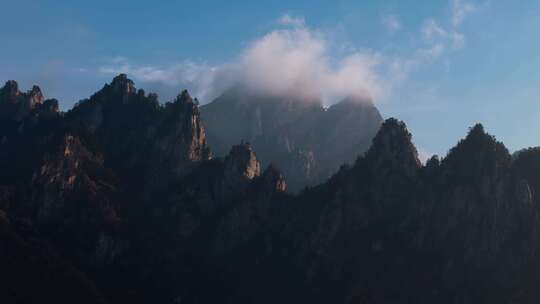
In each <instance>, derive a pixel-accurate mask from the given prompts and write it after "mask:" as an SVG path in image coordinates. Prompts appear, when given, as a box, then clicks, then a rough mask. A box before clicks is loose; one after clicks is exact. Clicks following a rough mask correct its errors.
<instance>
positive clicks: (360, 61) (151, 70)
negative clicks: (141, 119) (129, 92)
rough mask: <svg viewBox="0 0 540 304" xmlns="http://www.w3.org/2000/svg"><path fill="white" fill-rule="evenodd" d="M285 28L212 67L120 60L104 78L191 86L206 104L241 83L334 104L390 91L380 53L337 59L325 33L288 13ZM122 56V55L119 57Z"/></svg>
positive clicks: (106, 68) (108, 67)
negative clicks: (122, 75) (113, 76)
mask: <svg viewBox="0 0 540 304" xmlns="http://www.w3.org/2000/svg"><path fill="white" fill-rule="evenodd" d="M280 20H281V21H282V22H281V24H284V25H285V24H286V25H287V27H286V28H285V29H278V30H273V31H270V32H269V33H267V34H265V35H263V36H262V37H259V38H257V39H255V40H253V41H252V42H251V43H249V44H248V45H247V47H246V48H245V49H244V50H242V52H241V53H240V54H239V55H238V56H237V58H236V59H234V60H233V61H231V63H227V64H220V65H215V66H212V65H207V64H204V63H195V62H192V61H185V62H182V63H178V64H172V65H170V66H136V65H132V64H129V63H127V61H124V60H116V61H115V62H111V63H110V64H108V65H105V66H103V67H101V68H100V69H99V72H100V73H103V74H117V73H127V74H128V75H129V76H130V77H132V78H134V79H135V80H137V81H141V82H143V83H144V84H145V85H146V84H150V85H151V86H152V85H153V86H154V88H159V90H160V93H161V94H162V95H163V91H164V88H165V89H167V88H168V90H169V91H167V90H165V91H166V93H165V95H167V97H169V98H170V97H171V94H172V93H171V92H170V90H171V89H172V88H174V89H175V91H179V90H180V89H181V88H188V89H189V90H190V91H191V92H192V93H193V94H194V95H195V96H197V97H199V99H200V100H201V102H202V103H207V102H210V101H211V100H212V99H213V98H215V97H217V95H218V94H220V93H222V92H223V91H224V90H225V89H227V88H228V87H231V86H233V85H235V84H237V83H240V84H243V85H245V86H246V87H247V88H249V89H251V90H253V91H255V92H258V93H263V94H272V95H279V96H290V97H294V98H295V99H297V100H310V101H321V100H322V102H323V103H324V104H333V103H336V102H338V101H339V100H341V99H342V98H345V97H355V98H356V99H358V100H367V99H370V100H372V99H377V98H379V97H380V96H381V95H382V94H383V92H384V91H385V88H384V84H385V83H387V82H389V81H387V79H385V80H384V81H383V79H382V74H381V72H380V71H379V68H380V67H382V66H383V65H385V61H384V57H383V56H381V55H379V54H378V53H377V52H374V51H370V50H364V51H352V52H349V53H347V54H346V55H344V56H337V55H336V54H335V53H336V52H334V51H335V50H334V49H333V48H332V46H333V44H332V43H329V40H328V39H327V38H326V37H325V35H324V34H323V33H321V32H320V31H317V30H312V29H309V28H307V27H306V26H305V25H304V22H303V18H298V17H296V18H292V17H290V16H289V15H284V16H282V17H281V18H280ZM120 58H122V57H120Z"/></svg>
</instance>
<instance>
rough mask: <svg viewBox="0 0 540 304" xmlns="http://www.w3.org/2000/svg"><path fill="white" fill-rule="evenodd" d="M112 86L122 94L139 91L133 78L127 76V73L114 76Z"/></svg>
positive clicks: (116, 91)
mask: <svg viewBox="0 0 540 304" xmlns="http://www.w3.org/2000/svg"><path fill="white" fill-rule="evenodd" d="M111 87H112V88H113V91H114V92H115V93H118V94H122V96H127V95H130V94H134V93H136V91H137V90H136V88H135V84H134V83H133V81H132V80H131V79H129V78H127V75H126V74H119V75H118V76H116V77H114V78H113V80H112V82H111Z"/></svg>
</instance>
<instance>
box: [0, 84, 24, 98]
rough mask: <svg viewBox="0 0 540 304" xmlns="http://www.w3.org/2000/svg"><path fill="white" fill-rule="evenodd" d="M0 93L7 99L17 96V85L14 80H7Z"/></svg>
mask: <svg viewBox="0 0 540 304" xmlns="http://www.w3.org/2000/svg"><path fill="white" fill-rule="evenodd" d="M0 92H1V93H2V94H0V95H4V96H6V97H8V98H14V97H16V96H17V95H19V93H20V92H19V84H18V83H17V82H16V81H15V80H8V81H6V83H5V84H4V87H2V88H1V89H0Z"/></svg>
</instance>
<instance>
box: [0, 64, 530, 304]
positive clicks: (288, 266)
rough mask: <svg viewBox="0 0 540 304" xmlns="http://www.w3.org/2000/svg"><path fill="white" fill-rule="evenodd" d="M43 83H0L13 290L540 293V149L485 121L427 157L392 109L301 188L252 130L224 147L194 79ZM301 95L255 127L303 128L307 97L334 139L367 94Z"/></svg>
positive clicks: (370, 296)
mask: <svg viewBox="0 0 540 304" xmlns="http://www.w3.org/2000/svg"><path fill="white" fill-rule="evenodd" d="M37 91H38V90H37V89H33V90H31V91H30V92H29V93H21V92H20V91H19V90H18V88H17V85H16V83H14V82H8V83H7V84H6V85H5V86H4V87H3V88H2V89H1V90H0V92H1V94H0V116H2V117H3V118H5V119H3V120H2V121H1V129H0V134H1V135H2V141H1V142H0V147H1V149H0V153H1V154H0V155H1V158H0V163H1V165H2V167H1V168H2V170H0V267H1V269H2V270H3V271H1V272H0V285H1V286H2V291H3V293H2V295H0V299H1V300H2V303H38V302H39V303H74V302H77V303H80V302H82V303H149V302H152V303H216V302H225V303H253V302H256V303H276V302H280V303H298V302H312V303H404V302H405V303H537V302H538V301H540V293H539V292H538V288H537V286H536V285H537V284H536V282H538V280H539V279H540V250H539V249H540V246H539V244H540V240H539V237H538V236H539V235H540V208H539V203H540V199H539V196H538V193H540V192H539V191H540V175H539V173H538V172H539V171H538V170H537V169H538V168H540V152H539V150H538V149H537V148H536V149H535V148H531V149H527V150H523V151H520V152H519V153H516V154H515V155H513V156H512V155H510V154H509V152H508V150H507V149H506V148H505V146H504V145H503V144H502V143H501V142H498V141H497V140H496V139H495V138H494V137H493V136H491V135H489V134H487V133H486V132H485V130H484V128H483V127H482V125H475V126H473V127H472V128H471V129H470V130H469V133H468V134H467V135H466V137H465V138H464V139H462V140H461V141H459V142H458V143H457V145H456V146H455V147H453V148H452V149H450V151H449V153H448V154H447V155H446V156H445V157H443V158H439V157H433V158H431V159H430V160H429V161H428V162H427V163H426V165H422V164H421V163H420V162H419V160H418V155H417V151H416V148H415V147H414V145H413V143H412V140H411V139H412V135H411V134H410V133H409V131H408V130H407V127H406V125H405V124H404V123H403V122H401V121H399V120H397V119H393V118H391V119H387V120H386V121H384V122H383V123H382V124H381V125H380V128H378V130H377V132H376V135H375V136H374V137H373V139H372V141H371V144H370V146H369V149H367V151H364V150H363V149H362V148H358V149H359V151H358V153H357V155H356V156H355V157H354V158H353V159H354V161H353V160H352V159H351V161H350V163H349V164H347V165H343V166H341V167H340V168H339V169H338V171H337V172H336V173H335V174H333V175H332V176H331V177H330V178H329V179H328V181H326V182H323V183H321V184H320V185H318V186H314V187H311V188H309V189H306V190H304V191H302V192H300V193H298V194H290V193H287V192H286V190H287V186H288V180H287V174H286V173H285V172H287V171H286V170H285V172H284V173H282V172H281V171H280V169H278V168H280V164H277V165H274V164H265V163H264V162H263V161H261V159H263V158H264V157H266V156H264V157H263V156H261V154H262V155H265V153H267V151H264V150H263V151H259V150H257V148H256V146H255V144H254V143H253V142H251V143H249V144H248V143H247V142H242V141H240V140H238V141H237V142H236V143H235V144H234V145H232V146H231V147H230V148H229V149H228V150H227V151H226V152H224V154H223V157H213V156H212V153H211V151H210V147H209V144H207V139H206V130H205V128H204V127H203V121H202V118H201V113H200V111H199V107H198V103H197V101H196V100H195V99H193V98H192V97H190V96H189V94H188V93H187V92H181V93H180V94H179V96H178V97H177V98H176V99H175V100H173V101H172V102H170V103H166V104H160V103H159V102H158V99H157V96H156V95H155V94H146V93H145V92H144V91H142V90H140V89H136V87H135V85H134V83H133V82H132V81H130V80H129V79H128V78H127V77H126V76H125V75H119V76H118V77H116V78H115V79H114V80H113V81H112V82H111V83H110V84H106V85H105V86H104V87H103V88H102V89H101V90H100V91H98V92H97V93H96V94H94V95H92V96H91V97H90V98H88V99H85V100H82V101H80V102H79V103H78V104H77V105H76V106H75V107H74V108H73V109H71V110H69V111H67V112H59V111H58V102H57V101H55V100H44V98H43V96H42V95H41V93H39V94H38V93H37ZM32 92H33V93H32ZM32 96H33V97H32ZM239 107H240V108H239V109H244V108H243V107H244V106H239ZM263 107H264V106H261V107H260V109H262V108H263ZM287 107H291V110H290V111H289V112H286V113H288V114H287V115H285V116H279V115H278V114H276V115H277V116H276V117H280V119H282V120H281V121H273V120H266V119H261V120H259V119H256V118H254V120H252V122H255V126H254V127H253V129H246V130H242V132H248V133H249V132H252V131H253V132H255V133H254V134H259V133H257V132H266V131H264V130H268V129H267V128H266V127H264V128H259V129H257V128H258V127H256V125H257V124H258V123H259V122H260V123H262V124H272V123H277V122H279V123H280V124H282V125H281V126H280V127H279V128H285V126H291V125H294V126H296V128H295V129H292V130H281V131H280V132H285V134H286V136H284V137H282V138H284V139H287V138H296V139H298V138H301V136H300V135H302V136H303V135H305V134H308V133H305V132H304V131H303V130H302V128H301V127H300V126H304V127H305V126H310V125H311V123H312V122H309V123H305V124H303V123H300V122H301V121H303V120H304V119H305V120H307V121H311V119H312V118H309V117H307V116H305V115H307V114H306V113H308V112H309V113H312V114H313V115H314V117H317V118H316V119H314V120H315V121H318V122H320V121H324V120H320V119H321V117H323V118H324V119H328V121H327V123H328V125H326V127H325V128H324V129H320V130H319V131H318V134H320V135H321V136H320V139H321V142H320V143H318V144H319V145H320V146H321V147H323V146H325V145H330V144H331V143H332V142H333V141H334V140H337V139H333V137H334V136H336V135H335V134H340V136H341V135H343V134H344V133H343V132H344V130H345V129H346V127H344V126H334V127H332V125H333V124H338V125H339V124H340V123H342V120H343V121H344V122H343V123H344V124H345V125H346V126H350V125H349V124H348V123H347V122H346V120H347V119H348V118H347V117H349V116H347V115H348V114H350V119H351V120H354V119H355V118H356V117H358V114H354V111H355V110H358V111H361V112H362V111H364V110H366V109H364V110H362V109H360V110H359V109H358V108H357V105H356V104H350V103H347V102H344V103H340V104H338V105H336V106H334V107H335V108H333V109H332V108H330V109H327V110H324V109H320V108H319V107H318V106H313V105H305V104H304V105H302V106H301V108H298V107H300V105H298V104H294V105H293V104H290V105H288V106H287ZM20 109H24V110H20ZM267 109H268V111H276V113H283V112H282V109H276V108H275V105H273V104H272V106H270V104H269V105H268V108H267ZM366 111H367V112H366V113H371V114H373V113H375V112H373V111H372V110H366ZM237 113H243V112H242V111H240V112H237ZM251 113H253V112H251V110H249V111H247V110H246V112H245V113H244V114H242V115H245V117H246V119H247V117H251V116H250V115H252V114H251ZM261 113H262V112H261ZM317 113H318V114H317ZM321 113H324V114H321ZM332 113H335V117H333V116H332V115H334V114H332ZM371 114H368V116H369V115H371ZM261 115H262V114H261ZM310 115H311V114H310ZM203 116H204V115H203ZM328 117H330V118H328ZM338 118H339V119H338ZM288 119H290V120H289V121H288V122H284V121H285V120H288ZM299 121H300V122H299ZM230 127H231V128H233V129H234V128H236V127H238V125H234V124H233V125H231V126H230ZM279 128H277V127H276V128H275V129H273V130H277V129H279ZM239 130H240V128H239V129H237V130H236V131H239ZM257 130H258V131H257ZM324 132H328V133H324ZM336 132H337V133H336ZM345 133H346V134H348V135H343V136H345V138H348V137H347V136H349V135H350V136H352V137H355V136H356V135H355V134H356V133H355V131H354V128H353V129H350V132H348V133H347V132H345ZM280 134H283V133H280ZM324 134H326V135H324ZM214 135H215V134H214ZM248 135H249V134H248ZM289 136H291V137H289ZM295 136H298V137H295ZM231 138H233V137H231ZM262 138H265V140H266V139H268V138H270V137H265V136H263V137H260V135H254V139H255V142H260V140H262ZM247 139H253V138H252V137H249V136H246V140H247ZM296 139H295V140H296ZM231 140H232V139H231ZM210 142H212V141H211V140H210ZM287 142H288V144H290V145H289V146H287ZM304 142H311V143H312V145H311V146H310V147H315V144H316V143H317V140H316V137H309V136H308V135H305V141H304ZM269 143H272V145H273V146H276V147H273V148H272V149H278V147H281V146H280V145H285V146H284V147H281V148H282V149H285V150H286V151H299V150H294V149H291V150H288V149H289V148H290V147H293V146H296V145H299V143H300V141H287V140H284V141H279V140H278V141H269ZM337 143H338V141H336V144H337ZM263 147H264V146H263ZM351 147H352V146H350V147H347V148H345V147H343V146H340V147H339V149H341V150H340V151H341V152H343V153H345V154H348V153H351V152H349V150H348V149H352V148H351ZM359 147H360V146H359ZM320 151H322V150H319V153H318V154H315V152H313V159H314V158H315V155H317V156H316V157H317V158H318V160H319V161H320V160H321V159H324V158H322V155H324V153H322V152H320ZM334 151H337V150H334ZM341 152H340V153H341ZM364 152H365V153H364ZM332 153H334V152H332ZM332 153H329V154H327V156H325V157H330V155H337V154H332ZM335 153H337V152H335ZM308 154H309V153H308ZM308 154H306V155H308ZM287 155H289V154H287ZM306 157H307V156H306ZM291 159H292V158H289V160H291ZM308 159H309V157H308ZM317 166H318V167H319V168H320V167H321V166H325V165H322V164H320V163H318V165H317ZM332 166H333V165H332ZM300 167H302V168H306V167H305V162H301V165H300ZM290 168H291V167H288V169H287V170H291V169H290ZM289 173H290V171H289Z"/></svg>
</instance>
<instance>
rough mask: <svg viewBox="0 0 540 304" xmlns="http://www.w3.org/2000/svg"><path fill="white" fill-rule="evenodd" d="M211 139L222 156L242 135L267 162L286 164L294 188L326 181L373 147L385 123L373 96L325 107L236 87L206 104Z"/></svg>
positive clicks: (291, 185)
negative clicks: (374, 103)
mask: <svg viewBox="0 0 540 304" xmlns="http://www.w3.org/2000/svg"><path fill="white" fill-rule="evenodd" d="M201 113H202V118H203V123H204V125H205V126H206V131H207V135H208V143H209V145H210V146H211V147H212V150H213V151H214V153H216V155H218V156H222V155H224V154H225V153H227V152H228V151H229V150H230V148H231V147H232V146H233V145H235V144H236V143H238V142H239V141H241V140H244V141H248V142H250V143H251V145H252V146H253V148H254V149H255V151H257V155H258V156H259V159H260V160H261V162H262V163H263V164H269V163H274V164H275V165H277V166H278V167H279V168H281V169H282V170H283V173H284V175H285V177H286V179H287V182H288V184H289V186H290V189H291V190H293V191H297V190H300V189H301V188H303V187H305V186H313V185H315V184H317V183H320V182H323V181H324V180H326V179H327V178H328V177H330V175H331V174H333V173H335V172H336V171H337V169H338V168H339V166H341V165H342V164H344V163H351V162H353V161H354V160H355V159H356V157H358V155H361V154H362V153H364V152H365V151H367V149H368V148H369V146H370V144H371V140H372V139H373V137H374V135H375V134H376V132H377V130H378V129H379V127H380V125H381V123H382V117H381V114H380V113H379V111H378V110H377V108H376V107H375V106H374V105H373V103H371V102H370V101H364V100H356V99H354V98H347V99H344V100H343V101H341V102H339V103H337V104H335V105H332V106H330V107H329V108H324V107H323V106H322V104H321V103H320V102H319V101H306V100H299V99H295V98H293V97H283V96H270V95H261V94H257V93H253V92H251V91H249V90H247V89H245V88H242V87H235V88H232V89H230V90H228V91H226V92H225V93H223V94H222V95H221V96H219V97H218V98H216V99H215V100H214V101H213V102H211V103H209V104H207V105H204V106H202V107H201Z"/></svg>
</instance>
